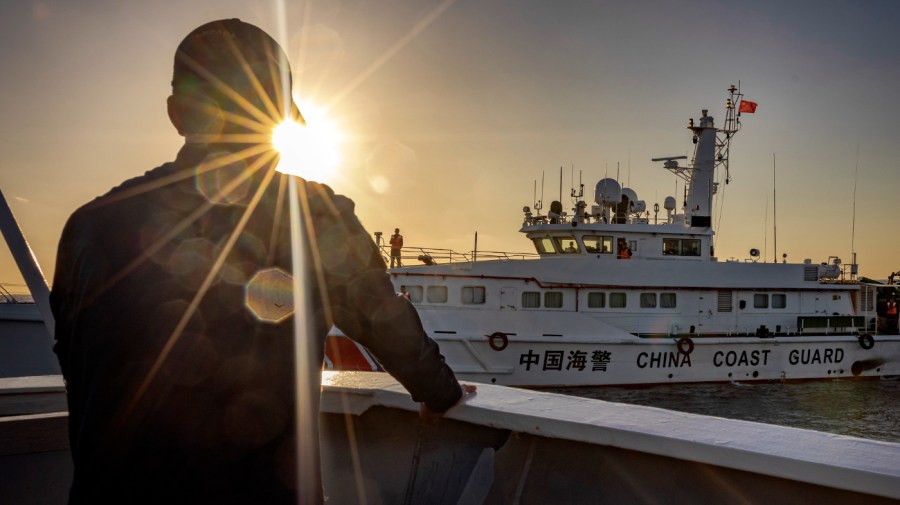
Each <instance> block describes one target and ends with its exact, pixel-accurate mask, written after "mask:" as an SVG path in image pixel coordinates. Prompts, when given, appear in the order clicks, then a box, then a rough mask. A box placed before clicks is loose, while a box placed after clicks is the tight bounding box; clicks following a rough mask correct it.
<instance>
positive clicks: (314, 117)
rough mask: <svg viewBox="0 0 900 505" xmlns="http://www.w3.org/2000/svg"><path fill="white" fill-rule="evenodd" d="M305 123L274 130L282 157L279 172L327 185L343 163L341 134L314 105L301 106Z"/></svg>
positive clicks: (274, 139) (278, 127)
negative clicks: (341, 158) (341, 159)
mask: <svg viewBox="0 0 900 505" xmlns="http://www.w3.org/2000/svg"><path fill="white" fill-rule="evenodd" d="M300 111H301V113H302V114H303V118H304V119H305V120H306V125H305V126H304V125H301V124H300V123H297V122H295V121H292V120H287V121H284V122H282V123H281V124H279V125H278V126H276V127H275V130H274V131H273V132H272V144H273V145H274V146H275V149H277V150H278V153H279V154H280V155H281V160H280V161H279V163H278V167H277V168H276V170H278V171H279V172H282V173H285V174H291V175H298V176H300V177H303V178H304V179H307V180H310V181H317V182H328V181H329V180H330V179H331V178H332V177H334V175H335V173H336V171H337V168H338V165H339V163H340V151H339V149H338V148H339V146H340V143H341V139H342V135H341V133H340V130H339V129H338V128H337V126H336V125H335V123H334V122H333V121H331V119H330V118H329V117H328V116H327V115H326V114H325V113H324V111H322V110H321V109H319V108H317V107H316V106H314V105H312V104H308V103H307V104H300Z"/></svg>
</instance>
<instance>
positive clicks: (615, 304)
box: [609, 293, 626, 309]
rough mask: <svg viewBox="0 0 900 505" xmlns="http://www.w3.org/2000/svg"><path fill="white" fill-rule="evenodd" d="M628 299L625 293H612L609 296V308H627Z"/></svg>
mask: <svg viewBox="0 0 900 505" xmlns="http://www.w3.org/2000/svg"><path fill="white" fill-rule="evenodd" d="M625 303H626V297H625V293H610V294H609V307H610V308H612V309H623V308H625Z"/></svg>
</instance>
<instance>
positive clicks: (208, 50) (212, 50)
mask: <svg viewBox="0 0 900 505" xmlns="http://www.w3.org/2000/svg"><path fill="white" fill-rule="evenodd" d="M290 72H291V71H290V64H289V63H288V60H287V56H286V55H285V53H284V51H283V50H282V48H281V46H279V45H278V43H277V42H275V40H274V39H273V38H272V37H270V36H269V34H267V33H266V32H265V31H264V30H262V29H260V28H259V27H257V26H254V25H251V24H249V23H245V22H243V21H241V20H240V19H220V20H216V21H211V22H209V23H206V24H204V25H201V26H199V27H197V28H195V29H194V30H193V31H192V32H190V33H189V34H188V35H187V36H186V37H185V38H184V40H182V41H181V43H180V44H179V45H178V49H177V50H176V52H175V64H174V70H173V73H172V88H173V90H174V91H175V92H176V93H181V94H192V93H194V92H196V91H198V90H199V91H201V92H203V93H206V94H208V93H210V85H212V88H213V89H215V88H218V86H217V85H216V81H220V82H221V83H223V84H225V85H227V86H229V87H231V88H232V89H234V90H235V91H237V92H239V93H241V94H245V93H247V92H249V91H250V90H252V88H253V79H252V78H251V77H250V74H252V75H255V77H256V79H257V80H258V81H259V82H260V83H262V84H263V87H264V88H265V89H266V91H267V92H268V93H270V94H271V93H273V92H274V93H278V91H277V89H276V88H277V87H280V86H281V80H282V79H283V78H286V79H287V83H288V89H290V86H289V85H290ZM218 91H219V92H221V90H218ZM270 96H271V95H270Z"/></svg>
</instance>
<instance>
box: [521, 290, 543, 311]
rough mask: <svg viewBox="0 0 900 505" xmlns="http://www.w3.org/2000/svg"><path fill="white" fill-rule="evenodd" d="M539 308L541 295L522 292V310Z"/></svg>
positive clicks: (533, 292) (532, 292)
mask: <svg viewBox="0 0 900 505" xmlns="http://www.w3.org/2000/svg"><path fill="white" fill-rule="evenodd" d="M540 306H541V294H540V293H539V292H537V291H523V292H522V308H524V309H536V308H539V307H540Z"/></svg>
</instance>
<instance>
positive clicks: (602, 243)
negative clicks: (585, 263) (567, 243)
mask: <svg viewBox="0 0 900 505" xmlns="http://www.w3.org/2000/svg"><path fill="white" fill-rule="evenodd" d="M582 241H583V242H584V250H585V251H587V252H589V253H591V254H612V252H613V238H612V237H603V236H597V235H590V236H587V237H584V238H583V239H582Z"/></svg>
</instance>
